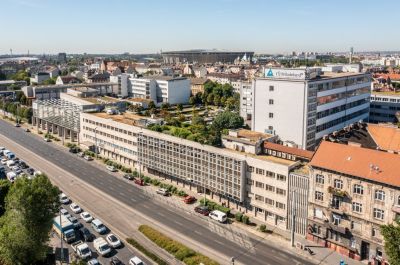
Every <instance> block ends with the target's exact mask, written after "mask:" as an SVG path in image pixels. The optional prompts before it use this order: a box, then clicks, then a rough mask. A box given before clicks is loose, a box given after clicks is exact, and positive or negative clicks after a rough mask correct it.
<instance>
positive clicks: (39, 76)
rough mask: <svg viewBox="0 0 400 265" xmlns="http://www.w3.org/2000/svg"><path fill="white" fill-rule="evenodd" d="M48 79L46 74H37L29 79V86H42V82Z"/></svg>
mask: <svg viewBox="0 0 400 265" xmlns="http://www.w3.org/2000/svg"><path fill="white" fill-rule="evenodd" d="M48 79H50V74H49V73H47V72H39V73H37V74H35V75H34V76H33V77H31V84H38V85H40V84H42V83H43V82H44V81H46V80H48Z"/></svg>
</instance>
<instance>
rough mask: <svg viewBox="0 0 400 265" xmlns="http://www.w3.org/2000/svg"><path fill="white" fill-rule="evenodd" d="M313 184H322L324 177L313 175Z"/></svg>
mask: <svg viewBox="0 0 400 265" xmlns="http://www.w3.org/2000/svg"><path fill="white" fill-rule="evenodd" d="M315 182H316V183H319V184H324V182H325V177H324V176H323V175H320V174H317V175H315Z"/></svg>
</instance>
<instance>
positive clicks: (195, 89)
mask: <svg viewBox="0 0 400 265" xmlns="http://www.w3.org/2000/svg"><path fill="white" fill-rule="evenodd" d="M207 81H208V79H207V78H190V84H191V87H190V90H191V92H192V95H196V94H197V93H203V92H204V84H205V83H206V82H207Z"/></svg>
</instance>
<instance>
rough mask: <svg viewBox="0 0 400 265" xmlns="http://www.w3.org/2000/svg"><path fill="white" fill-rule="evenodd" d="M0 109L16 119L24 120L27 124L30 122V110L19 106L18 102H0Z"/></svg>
mask: <svg viewBox="0 0 400 265" xmlns="http://www.w3.org/2000/svg"><path fill="white" fill-rule="evenodd" d="M0 109H2V110H3V111H6V112H9V113H11V114H13V115H14V116H15V117H16V118H17V119H25V120H26V121H27V122H28V123H31V122H32V116H33V110H32V108H31V107H27V106H21V105H20V103H19V102H10V101H0Z"/></svg>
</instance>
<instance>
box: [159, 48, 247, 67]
mask: <svg viewBox="0 0 400 265" xmlns="http://www.w3.org/2000/svg"><path fill="white" fill-rule="evenodd" d="M245 54H246V56H247V57H248V58H249V60H251V58H253V55H254V52H251V51H244V52H233V51H217V50H188V51H168V52H163V53H162V54H161V55H162V57H163V60H164V63H167V64H178V63H186V62H187V63H198V64H215V63H233V62H234V61H235V59H236V58H237V57H238V56H239V57H240V58H242V57H243V56H244V55H245Z"/></svg>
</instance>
